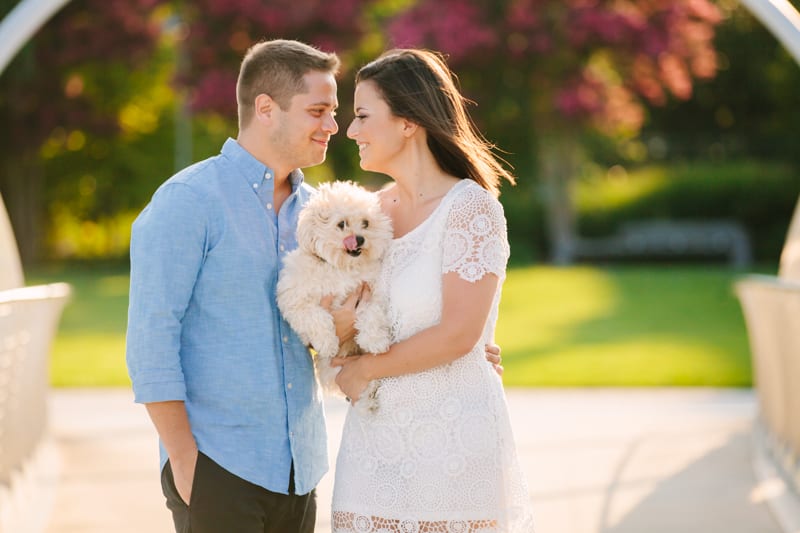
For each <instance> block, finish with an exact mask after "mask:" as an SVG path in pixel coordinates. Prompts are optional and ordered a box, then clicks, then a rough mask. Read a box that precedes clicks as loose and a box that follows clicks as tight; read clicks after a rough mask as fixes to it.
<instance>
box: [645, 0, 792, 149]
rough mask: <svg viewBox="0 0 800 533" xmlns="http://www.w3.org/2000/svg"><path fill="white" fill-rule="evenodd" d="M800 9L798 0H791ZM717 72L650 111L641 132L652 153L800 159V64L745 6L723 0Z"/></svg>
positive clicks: (716, 40) (716, 43) (718, 39)
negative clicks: (690, 92) (685, 96)
mask: <svg viewBox="0 0 800 533" xmlns="http://www.w3.org/2000/svg"><path fill="white" fill-rule="evenodd" d="M792 3H793V4H794V6H795V7H797V8H800V0H792ZM718 5H719V7H720V9H721V10H722V11H723V12H724V14H725V23H724V24H721V25H720V26H719V27H718V28H717V31H716V38H715V45H716V49H717V51H718V53H719V73H718V75H717V76H716V77H715V78H714V79H712V80H708V81H706V82H703V83H700V84H698V85H697V87H696V91H695V96H694V97H693V98H691V99H690V100H686V101H673V102H669V103H668V104H667V105H666V106H664V107H661V108H657V109H653V110H651V112H650V120H648V124H647V125H646V126H645V128H644V130H643V131H642V136H643V138H644V139H645V141H646V142H647V144H648V145H651V146H654V147H655V148H656V150H651V153H652V155H654V156H658V157H660V158H664V159H666V158H671V159H676V158H680V159H687V160H692V159H700V160H709V159H710V160H712V161H722V160H731V159H739V160H741V159H744V158H758V159H764V160H772V161H789V162H793V163H794V164H795V165H800V152H798V150H797V146H798V143H800V134H798V131H797V124H799V123H800V106H798V102H799V101H800V100H799V99H798V95H799V94H800V69H799V68H798V67H797V63H796V62H795V60H794V59H793V58H792V57H791V55H790V54H789V53H788V52H787V51H786V50H785V49H784V48H783V46H782V45H781V44H780V43H779V42H778V40H777V39H776V38H775V36H774V35H772V34H771V33H770V32H769V31H768V30H767V29H766V28H765V27H764V26H763V25H762V24H761V23H760V22H759V21H758V20H757V19H756V18H755V17H753V15H751V14H750V13H749V12H748V11H747V9H746V8H745V7H744V6H743V5H742V4H740V3H739V2H737V1H735V0H719V2H718Z"/></svg>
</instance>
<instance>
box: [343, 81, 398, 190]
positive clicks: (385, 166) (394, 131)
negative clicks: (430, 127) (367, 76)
mask: <svg viewBox="0 0 800 533" xmlns="http://www.w3.org/2000/svg"><path fill="white" fill-rule="evenodd" d="M353 107H354V108H355V118H354V119H353V122H351V123H350V127H348V128H347V137H348V138H350V139H353V140H354V141H355V142H356V144H357V145H358V155H359V156H360V157H361V168H362V169H364V170H369V171H372V172H382V173H384V174H389V175H392V168H393V167H394V166H395V164H396V162H397V161H398V160H399V158H400V156H401V153H402V151H403V148H404V147H405V146H406V141H407V137H406V136H404V135H403V129H404V124H405V121H404V120H403V119H401V118H399V117H397V116H395V115H393V114H392V112H391V110H390V109H389V105H388V104H387V103H386V101H385V100H384V99H383V96H382V95H381V93H380V92H379V91H378V88H377V86H376V85H375V83H374V82H372V81H369V80H366V81H362V82H361V83H359V84H358V86H356V92H355V96H354V98H353Z"/></svg>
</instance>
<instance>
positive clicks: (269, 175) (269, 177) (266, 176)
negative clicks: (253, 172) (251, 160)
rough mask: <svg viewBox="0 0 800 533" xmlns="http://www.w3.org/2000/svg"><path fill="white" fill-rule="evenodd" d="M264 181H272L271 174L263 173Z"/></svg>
mask: <svg viewBox="0 0 800 533" xmlns="http://www.w3.org/2000/svg"><path fill="white" fill-rule="evenodd" d="M264 179H265V180H271V179H272V174H271V173H270V172H265V173H264Z"/></svg>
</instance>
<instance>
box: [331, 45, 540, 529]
mask: <svg viewBox="0 0 800 533" xmlns="http://www.w3.org/2000/svg"><path fill="white" fill-rule="evenodd" d="M355 113H356V117H355V119H354V120H353V122H352V124H351V125H350V127H349V128H348V131H347V135H348V137H350V138H351V139H353V140H354V141H355V142H356V143H357V144H358V150H359V155H360V158H361V167H362V168H363V169H365V170H370V171H374V172H381V173H385V174H388V175H389V176H391V177H392V178H393V180H394V183H393V184H391V185H390V186H389V187H387V188H385V189H384V190H382V191H381V192H380V193H379V194H380V198H381V204H382V207H383V209H384V210H385V211H386V213H387V214H388V215H389V216H390V217H391V218H392V222H393V225H394V233H395V235H394V237H395V240H394V241H393V244H392V247H391V249H390V251H389V253H388V256H387V258H386V259H385V265H384V268H383V272H382V275H381V279H380V280H379V282H378V284H377V286H376V290H383V291H387V292H388V297H389V302H390V304H389V307H390V314H391V319H392V325H393V327H392V335H393V342H394V343H395V344H393V345H392V346H391V348H390V349H389V351H388V352H386V353H383V354H377V355H374V356H373V355H366V356H362V357H360V358H356V359H353V358H348V359H346V360H341V359H340V360H339V361H338V362H337V364H339V365H342V370H341V372H340V374H339V376H338V377H337V382H338V384H339V386H340V387H341V388H342V390H343V391H344V393H345V394H346V395H347V396H349V397H350V398H351V399H352V401H354V402H355V401H358V397H359V395H360V393H361V392H362V391H363V390H364V388H365V387H366V384H367V383H368V382H369V381H370V380H372V379H380V386H379V391H378V402H379V408H378V410H377V412H375V413H371V414H361V413H359V411H358V410H356V409H350V410H349V412H348V415H347V421H346V423H345V427H344V430H343V435H342V443H341V447H340V451H339V457H338V461H337V468H336V481H335V486H334V497H333V505H332V509H333V517H332V521H333V531H334V532H359V533H361V532H395V531H396V532H415V533H423V532H434V531H435V532H440V531H441V532H475V531H482V532H483V531H503V532H510V531H513V532H517V531H520V532H530V531H532V530H533V526H532V518H531V514H530V509H529V502H528V495H527V489H526V484H525V480H524V478H523V476H522V474H521V471H520V468H519V465H518V463H517V458H516V452H515V450H514V443H513V437H512V433H511V427H510V424H509V420H508V413H507V408H506V404H505V397H504V395H503V389H502V383H501V381H500V379H499V377H498V376H497V374H496V373H495V371H494V370H493V369H492V367H491V366H490V365H487V364H486V362H485V359H484V349H483V346H484V344H485V343H490V342H491V341H492V337H493V333H494V324H495V321H496V318H497V308H498V303H499V297H500V286H501V284H502V281H503V279H504V278H505V267H506V262H507V260H508V255H509V248H508V242H507V238H506V223H505V218H504V216H503V210H502V206H501V205H500V203H499V202H498V201H497V199H496V196H497V194H498V186H499V181H500V179H501V178H502V179H506V180H508V181H509V182H511V183H513V182H514V178H513V177H512V176H511V175H510V174H509V172H508V171H507V170H506V169H505V168H503V166H502V165H501V164H500V163H499V162H498V161H497V160H496V159H495V157H494V156H493V155H492V153H491V150H490V148H491V147H490V146H489V145H488V143H487V142H486V141H485V140H484V139H483V138H482V137H481V136H480V135H479V134H478V133H477V132H476V131H475V129H474V126H473V125H472V122H471V121H470V119H469V116H468V115H467V112H466V110H465V105H464V98H463V97H462V96H461V94H460V93H459V91H458V89H457V88H456V85H455V83H454V81H453V76H452V74H451V72H450V71H449V69H448V68H447V66H446V64H445V63H444V61H443V60H442V59H441V58H440V57H439V56H438V55H436V54H434V53H431V52H428V51H422V50H395V51H391V52H388V53H386V54H384V55H383V56H381V57H380V58H378V59H376V60H375V61H373V62H372V63H370V64H368V65H366V66H365V67H363V68H362V69H361V70H360V71H359V73H358V75H357V77H356V91H355Z"/></svg>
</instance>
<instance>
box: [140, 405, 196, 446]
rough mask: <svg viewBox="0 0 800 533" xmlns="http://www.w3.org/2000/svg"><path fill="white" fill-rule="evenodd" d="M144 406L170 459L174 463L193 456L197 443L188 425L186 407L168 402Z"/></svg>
mask: <svg viewBox="0 0 800 533" xmlns="http://www.w3.org/2000/svg"><path fill="white" fill-rule="evenodd" d="M145 406H146V407H147V414H148V415H150V420H152V421H153V425H154V426H155V427H156V431H158V436H159V437H160V438H161V442H163V443H164V447H165V448H166V449H167V455H169V457H170V459H171V460H172V461H176V460H179V458H181V457H185V456H186V454H191V455H194V453H195V452H196V451H197V443H196V442H195V440H194V436H193V435H192V428H191V426H190V425H189V415H187V414H186V405H185V404H184V403H183V402H181V401H169V402H153V403H147V404H145Z"/></svg>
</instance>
